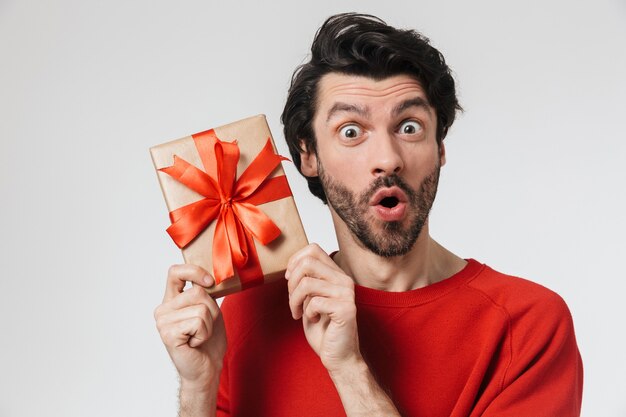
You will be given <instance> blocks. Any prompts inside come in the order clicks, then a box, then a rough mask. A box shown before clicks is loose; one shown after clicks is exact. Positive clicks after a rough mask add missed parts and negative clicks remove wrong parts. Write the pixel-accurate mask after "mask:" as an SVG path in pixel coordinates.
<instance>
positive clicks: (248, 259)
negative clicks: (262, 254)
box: [237, 222, 264, 290]
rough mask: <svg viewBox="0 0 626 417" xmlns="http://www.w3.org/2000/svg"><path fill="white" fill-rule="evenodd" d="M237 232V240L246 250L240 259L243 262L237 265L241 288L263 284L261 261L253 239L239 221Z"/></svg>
mask: <svg viewBox="0 0 626 417" xmlns="http://www.w3.org/2000/svg"><path fill="white" fill-rule="evenodd" d="M237 233H238V235H239V242H240V244H241V246H242V247H243V248H245V252H246V253H245V257H244V258H243V259H242V261H243V263H242V264H240V265H238V266H237V272H238V273H239V279H240V282H241V288H242V289H244V290H245V289H247V288H251V287H255V286H257V285H261V284H263V282H264V280H263V270H262V269H261V262H260V261H259V255H258V253H257V251H256V246H255V245H254V240H253V239H252V236H251V235H250V233H247V231H246V230H245V229H244V227H243V225H242V224H241V223H240V222H238V224H237Z"/></svg>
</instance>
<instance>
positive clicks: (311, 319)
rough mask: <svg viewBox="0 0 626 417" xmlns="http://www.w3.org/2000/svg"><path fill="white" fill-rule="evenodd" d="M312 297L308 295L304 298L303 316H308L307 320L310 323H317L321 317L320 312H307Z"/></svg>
mask: <svg viewBox="0 0 626 417" xmlns="http://www.w3.org/2000/svg"><path fill="white" fill-rule="evenodd" d="M311 300H312V297H307V298H305V299H304V303H302V312H303V313H302V317H303V318H304V317H306V318H307V320H308V321H309V323H311V324H314V323H317V322H318V321H320V319H321V315H319V314H313V315H308V316H307V314H306V312H307V311H308V310H307V309H308V307H309V303H310V302H311Z"/></svg>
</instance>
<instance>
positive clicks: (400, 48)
mask: <svg viewBox="0 0 626 417" xmlns="http://www.w3.org/2000/svg"><path fill="white" fill-rule="evenodd" d="M330 72H337V73H342V74H348V75H363V76H367V77H370V78H373V79H376V80H382V79H384V78H387V77H390V76H394V75H400V74H406V75H409V76H411V77H414V78H415V79H416V80H417V81H419V83H420V84H421V85H422V87H423V88H424V90H425V92H426V95H427V98H428V101H429V103H430V105H431V106H433V108H434V109H435V111H436V113H437V132H436V137H437V143H439V144H440V143H441V141H442V140H443V138H445V136H446V134H447V133H448V129H449V128H450V126H451V125H452V122H454V118H455V116H456V112H457V110H461V106H460V105H459V102H458V100H457V97H456V91H455V86H454V79H453V78H452V75H451V73H450V68H448V66H447V65H446V62H445V60H444V58H443V55H441V53H440V52H439V51H438V50H437V49H435V48H434V47H432V46H431V45H430V43H429V40H428V38H426V37H424V36H423V35H421V34H420V33H418V32H416V31H414V30H404V29H396V28H394V27H392V26H389V25H387V24H386V23H385V22H384V21H382V20H381V19H379V18H377V17H375V16H371V15H365V14H357V13H342V14H337V15H334V16H331V17H329V18H328V19H327V20H326V21H325V22H324V24H323V25H322V26H321V27H320V28H319V29H318V31H317V33H316V35H315V39H314V40H313V45H312V46H311V59H310V60H309V62H306V63H304V64H302V65H300V66H299V67H298V68H296V70H295V71H294V73H293V76H292V77H291V85H290V87H289V93H288V96H287V102H286V103H285V108H284V110H283V114H282V116H281V121H282V123H283V125H284V134H285V139H286V140H287V145H288V146H289V151H290V153H291V156H292V158H293V161H294V163H295V165H296V167H297V168H298V171H300V173H302V171H301V163H302V161H301V159H300V152H302V151H306V152H317V147H316V143H315V132H314V131H313V118H314V116H315V109H316V95H317V85H318V83H319V81H320V79H321V78H322V77H323V76H324V75H325V74H328V73H330ZM303 146H304V149H303ZM305 178H306V179H307V181H308V184H309V189H310V190H311V192H312V193H313V194H314V195H315V196H317V197H319V198H320V199H321V200H322V201H323V202H324V203H326V195H325V193H324V189H323V188H322V185H321V183H320V181H319V178H318V177H306V176H305Z"/></svg>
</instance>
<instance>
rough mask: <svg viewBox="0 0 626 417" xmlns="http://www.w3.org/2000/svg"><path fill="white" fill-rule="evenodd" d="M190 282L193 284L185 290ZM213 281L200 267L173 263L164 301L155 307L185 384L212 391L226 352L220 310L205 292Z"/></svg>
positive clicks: (172, 355) (161, 331) (162, 335)
mask: <svg viewBox="0 0 626 417" xmlns="http://www.w3.org/2000/svg"><path fill="white" fill-rule="evenodd" d="M186 281H190V282H192V284H193V287H192V288H190V289H188V290H186V291H183V289H184V288H185V283H186ZM213 283H214V280H213V278H212V277H211V276H210V275H209V274H208V273H207V272H206V271H205V270H204V269H203V268H200V267H199V266H195V265H189V264H185V265H173V266H172V267H171V268H170V269H169V272H168V276H167V287H166V290H165V296H164V297H163V303H162V304H161V305H159V306H158V307H157V308H156V309H155V310H154V319H155V320H156V325H157V329H158V330H159V334H160V335H161V340H163V343H164V344H165V347H166V348H167V352H168V353H169V355H170V358H172V361H173V362H174V366H176V369H177V370H178V374H179V375H180V379H181V386H185V387H186V388H191V389H193V390H198V391H203V390H208V389H209V386H210V385H215V381H219V374H220V371H221V369H222V361H223V359H224V353H225V352H226V332H225V330H224V321H223V319H222V316H221V314H220V309H219V307H218V305H217V303H216V302H215V300H213V299H212V298H211V296H209V295H208V294H207V292H206V291H205V287H210V286H212V285H213Z"/></svg>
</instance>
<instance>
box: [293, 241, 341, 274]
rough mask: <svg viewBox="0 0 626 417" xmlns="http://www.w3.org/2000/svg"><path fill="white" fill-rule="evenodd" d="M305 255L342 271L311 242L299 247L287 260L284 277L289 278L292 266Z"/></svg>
mask: <svg viewBox="0 0 626 417" xmlns="http://www.w3.org/2000/svg"><path fill="white" fill-rule="evenodd" d="M306 257H312V258H314V259H317V260H318V261H320V262H322V263H324V264H326V265H328V266H329V267H330V268H333V269H336V270H337V271H340V272H343V270H342V269H341V268H339V266H338V265H337V264H336V263H335V262H334V261H333V260H332V259H331V257H330V256H328V254H327V253H326V252H325V251H324V250H323V249H322V248H321V247H319V245H317V244H316V243H311V244H310V245H307V246H305V247H304V248H302V249H300V250H299V251H298V252H296V253H294V254H293V255H292V256H291V257H290V258H289V261H288V262H287V270H286V272H285V277H286V278H289V275H290V274H291V271H292V270H293V268H294V267H295V266H296V265H297V264H298V263H299V262H300V261H301V260H302V259H303V258H306Z"/></svg>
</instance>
